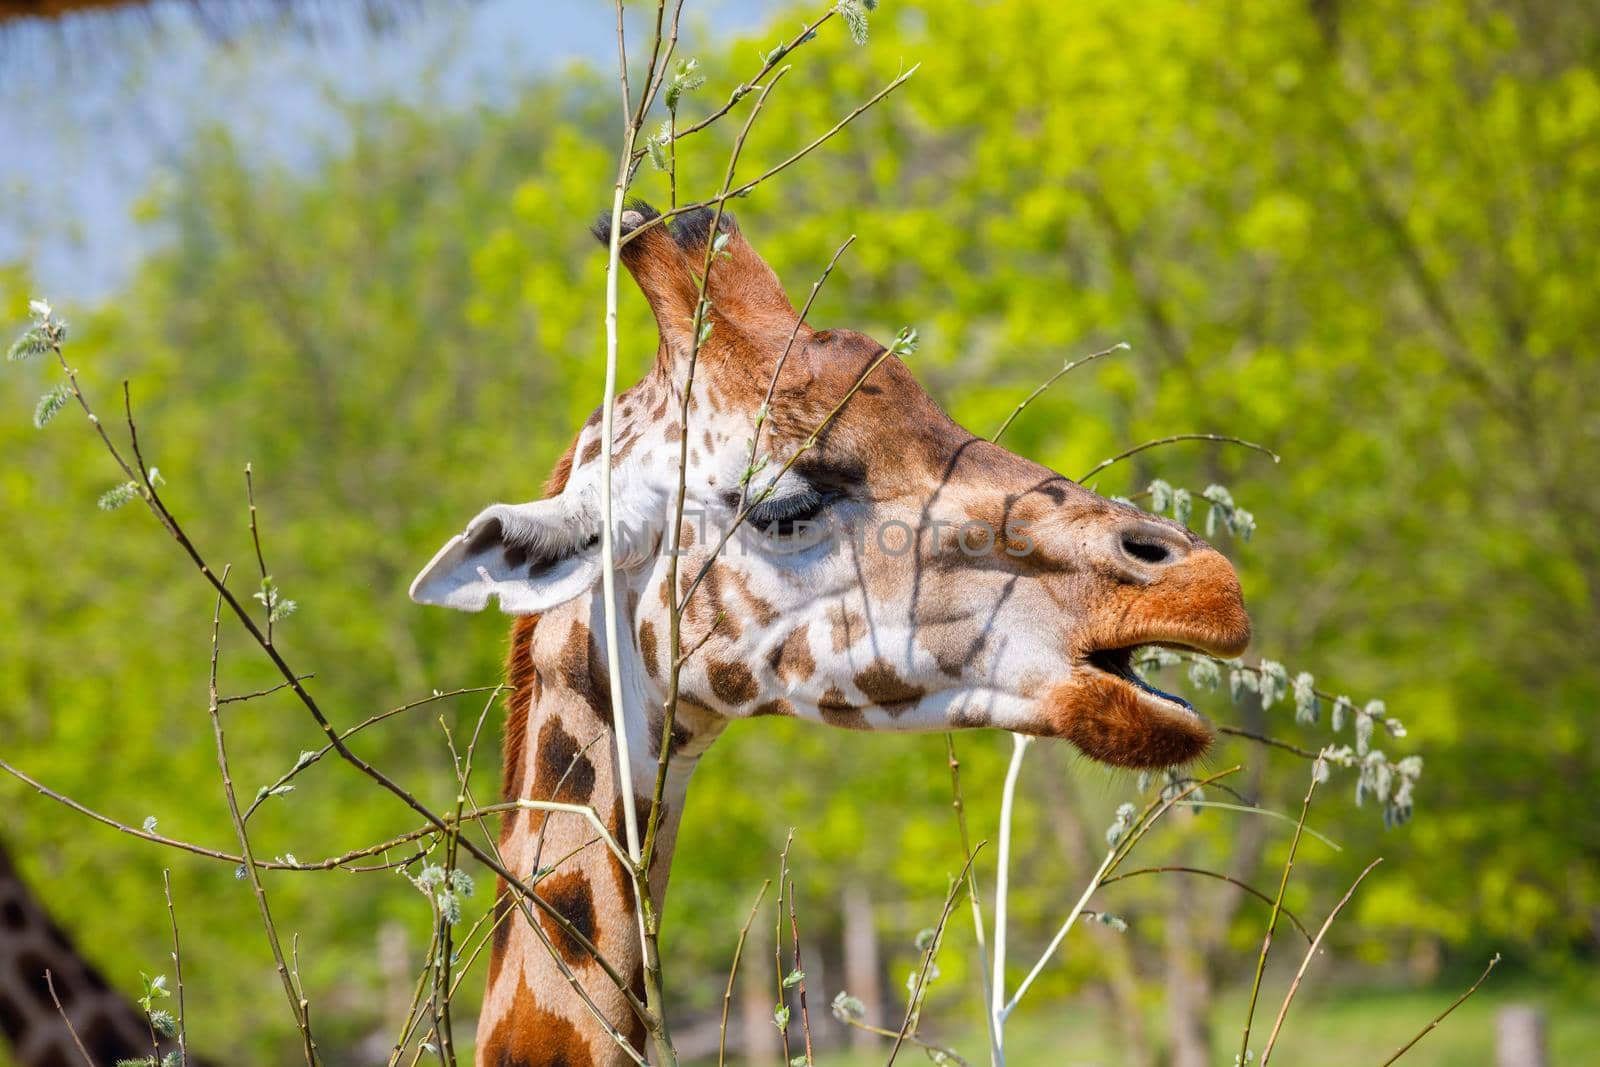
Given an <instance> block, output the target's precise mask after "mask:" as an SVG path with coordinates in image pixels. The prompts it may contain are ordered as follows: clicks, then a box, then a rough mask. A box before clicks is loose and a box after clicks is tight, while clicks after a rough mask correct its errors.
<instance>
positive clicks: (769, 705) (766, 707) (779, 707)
mask: <svg viewBox="0 0 1600 1067" xmlns="http://www.w3.org/2000/svg"><path fill="white" fill-rule="evenodd" d="M750 714H751V715H754V716H764V715H786V716H792V715H794V705H793V704H791V703H789V702H788V701H787V700H785V699H783V698H782V697H779V698H778V699H776V700H766V701H763V702H762V703H760V704H757V705H756V706H755V708H754V709H753V710H752V711H751V712H750Z"/></svg>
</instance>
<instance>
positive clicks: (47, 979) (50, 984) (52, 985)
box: [44, 970, 94, 1067]
mask: <svg viewBox="0 0 1600 1067" xmlns="http://www.w3.org/2000/svg"><path fill="white" fill-rule="evenodd" d="M44 984H45V986H46V987H47V988H48V989H49V990H50V999H51V1000H53V1001H55V1005H56V1012H57V1013H58V1014H60V1016H61V1021H62V1022H64V1023H66V1024H67V1033H69V1034H71V1035H72V1043H73V1044H74V1045H76V1046H78V1052H79V1053H80V1054H81V1055H82V1056H83V1062H84V1063H87V1064H88V1065H89V1067H94V1059H93V1057H91V1056H90V1055H89V1050H88V1049H86V1048H84V1047H83V1040H82V1039H81V1038H79V1037H78V1029H77V1027H75V1026H73V1025H72V1020H71V1019H69V1018H67V1009H65V1008H63V1007H62V1006H61V998H60V997H58V996H56V980H55V979H54V978H53V977H51V975H50V972H49V970H46V971H45V972H44Z"/></svg>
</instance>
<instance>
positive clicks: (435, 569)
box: [411, 492, 600, 615]
mask: <svg viewBox="0 0 1600 1067" xmlns="http://www.w3.org/2000/svg"><path fill="white" fill-rule="evenodd" d="M590 496H591V494H589V493H586V492H574V493H570V494H569V493H563V494H561V495H560V496H556V497H551V498H549V499H547V500H539V501H535V502H534V503H531V504H494V505H492V506H490V507H487V508H485V509H484V510H483V511H480V512H479V513H478V515H477V517H475V518H474V519H473V520H472V521H471V522H470V523H468V524H467V529H466V532H465V533H461V534H458V535H456V536H455V537H452V538H451V539H450V540H449V541H447V542H446V543H445V546H444V547H443V548H441V549H440V550H439V553H438V554H437V555H436V556H434V557H433V560H432V561H431V562H430V563H429V564H428V565H427V566H426V567H424V568H422V573H421V574H419V575H417V577H416V580H415V581H413V582H412V583H411V599H412V600H415V601H416V602H417V603H419V604H437V605H439V606H440V607H446V608H456V609H458V610H461V611H482V610H483V609H484V608H485V607H487V606H488V605H489V598H490V597H495V598H498V599H499V601H500V610H501V611H503V612H505V613H506V614H508V615H534V614H538V613H539V612H542V611H549V610H550V609H551V608H554V607H558V606H559V605H561V604H564V603H566V602H567V601H569V600H571V599H572V598H573V597H576V596H579V595H581V594H583V593H584V592H586V591H588V590H589V589H590V588H591V587H592V586H593V585H594V583H595V582H596V580H597V579H598V578H599V576H600V547H599V521H598V516H597V515H596V511H595V508H594V507H593V501H592V500H591V499H590Z"/></svg>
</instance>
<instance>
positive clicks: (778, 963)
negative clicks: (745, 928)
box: [772, 827, 794, 1063]
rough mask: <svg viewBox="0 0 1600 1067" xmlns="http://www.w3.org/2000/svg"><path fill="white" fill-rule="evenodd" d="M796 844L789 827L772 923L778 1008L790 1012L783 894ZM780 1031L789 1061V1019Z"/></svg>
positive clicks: (781, 854)
mask: <svg viewBox="0 0 1600 1067" xmlns="http://www.w3.org/2000/svg"><path fill="white" fill-rule="evenodd" d="M793 844H794V828H793V827H790V828H789V836H788V837H787V838H786V839H785V840H784V842H783V851H782V852H781V853H779V855H778V908H777V919H776V921H774V922H773V924H772V965H773V969H774V971H775V972H776V974H775V977H776V979H777V983H778V1009H777V1010H781V1011H783V1012H785V1013H787V1012H788V994H787V993H786V992H785V990H786V989H787V987H786V986H785V985H784V984H783V896H784V892H785V891H786V890H788V889H789V888H790V883H789V847H790V846H791V845H793ZM778 1033H779V1034H780V1035H781V1036H782V1038H783V1062H784V1063H788V1062H789V1060H790V1057H789V1026H788V1022H787V1020H785V1022H784V1023H783V1024H782V1025H780V1026H779V1027H778Z"/></svg>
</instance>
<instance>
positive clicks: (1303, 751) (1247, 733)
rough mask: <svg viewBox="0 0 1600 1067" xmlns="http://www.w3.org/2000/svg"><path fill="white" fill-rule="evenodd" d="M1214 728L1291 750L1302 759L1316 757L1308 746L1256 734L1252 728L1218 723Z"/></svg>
mask: <svg viewBox="0 0 1600 1067" xmlns="http://www.w3.org/2000/svg"><path fill="white" fill-rule="evenodd" d="M1215 729H1216V731H1217V733H1219V734H1227V735H1229V736H1230V737H1242V738H1245V739H1246V740H1249V741H1254V742H1256V743H1257V744H1260V745H1267V746H1270V747H1272V748H1281V749H1283V750H1284V751H1285V752H1293V753H1294V754H1295V755H1296V756H1300V757H1301V758H1303V759H1309V760H1314V759H1316V758H1317V753H1315V752H1313V751H1311V750H1310V749H1309V748H1301V747H1300V746H1299V745H1292V744H1290V743H1289V742H1287V741H1280V740H1278V739H1277V738H1276V737H1268V736H1267V735H1266V734H1258V733H1255V732H1254V731H1252V730H1246V729H1243V728H1242V727H1238V726H1221V725H1219V726H1217V727H1215Z"/></svg>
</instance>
